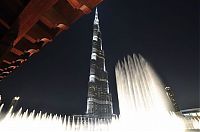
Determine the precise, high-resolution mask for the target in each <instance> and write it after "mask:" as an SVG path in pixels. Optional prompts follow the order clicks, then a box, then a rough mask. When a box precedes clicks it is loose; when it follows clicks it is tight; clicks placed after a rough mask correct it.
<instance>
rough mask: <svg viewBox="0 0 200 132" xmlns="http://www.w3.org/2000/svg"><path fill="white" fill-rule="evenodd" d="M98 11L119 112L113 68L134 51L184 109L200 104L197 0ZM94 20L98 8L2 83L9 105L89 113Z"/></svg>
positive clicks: (116, 2) (130, 3)
mask: <svg viewBox="0 0 200 132" xmlns="http://www.w3.org/2000/svg"><path fill="white" fill-rule="evenodd" d="M98 10H99V17H100V26H101V32H102V38H103V48H104V51H105V56H106V67H107V71H108V73H109V82H110V89H111V92H112V95H113V102H114V112H115V113H118V105H117V103H118V100H117V93H116V84H115V83H116V82H115V73H114V68H115V65H116V63H117V61H118V59H120V60H122V59H123V58H124V57H125V56H127V55H131V54H133V53H140V54H142V55H143V57H144V58H146V60H147V61H149V62H150V63H151V64H152V66H153V68H154V69H155V71H156V72H157V74H158V75H159V76H160V78H161V79H162V81H163V83H164V84H165V85H166V86H170V87H171V88H172V90H173V92H174V93H175V99H176V101H177V103H178V105H179V107H180V108H181V109H186V108H194V107H200V105H199V77H198V75H199V44H198V15H199V14H198V5H197V0H167V1H163V0H137V1H136V0H127V1H122V0H105V1H104V2H103V3H102V4H101V5H99V7H98ZM93 20H94V12H92V13H91V14H89V15H85V16H84V17H82V18H81V19H79V20H78V21H77V22H75V23H74V24H72V25H71V27H70V29H69V30H67V31H65V32H63V33H61V34H60V35H59V36H57V37H56V38H55V40H54V41H53V42H52V43H49V44H48V45H47V46H46V47H44V48H43V49H42V50H41V52H39V53H38V54H36V55H34V56H32V57H31V58H30V59H29V61H28V62H27V63H26V64H24V65H22V67H20V68H18V69H17V70H16V71H15V72H14V73H12V74H11V75H10V76H8V77H7V78H6V79H4V80H3V81H2V82H0V93H2V98H3V99H4V102H5V104H6V105H7V106H8V105H9V103H10V101H11V99H12V98H13V97H14V96H20V97H21V99H20V101H19V103H18V107H23V108H24V109H27V108H28V109H30V110H33V109H36V111H40V110H42V111H43V112H48V113H50V112H51V113H58V114H67V115H70V114H84V113H85V111H86V97H87V83H88V76H89V64H90V54H91V44H92V30H93V29H92V28H93V27H92V25H93Z"/></svg>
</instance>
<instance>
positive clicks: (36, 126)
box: [0, 54, 200, 132]
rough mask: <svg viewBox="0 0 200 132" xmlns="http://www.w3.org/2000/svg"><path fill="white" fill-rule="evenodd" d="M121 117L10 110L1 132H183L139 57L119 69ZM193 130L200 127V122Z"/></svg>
mask: <svg viewBox="0 0 200 132" xmlns="http://www.w3.org/2000/svg"><path fill="white" fill-rule="evenodd" d="M115 71H116V81H117V90H118V97H119V107H120V116H119V117H113V119H112V120H111V121H108V120H103V119H94V118H93V119H91V118H87V117H84V116H82V117H78V118H77V119H76V120H75V119H74V118H75V117H73V116H72V117H70V116H68V117H67V116H64V117H61V116H58V115H52V114H47V113H44V114H42V113H41V112H40V113H35V111H32V112H28V110H27V111H26V112H22V109H20V110H19V111H18V112H17V113H12V108H11V109H10V111H9V112H8V113H7V114H6V115H5V116H4V117H3V118H2V119H1V117H2V116H3V113H2V112H1V110H2V108H3V105H2V106H0V119H1V120H0V130H1V131H2V132H27V131H29V132H66V131H69V132H82V131H84V132H91V131H95V132H184V131H185V130H186V129H187V128H186V125H185V122H186V120H185V119H184V118H183V116H179V115H177V114H176V113H175V112H173V106H172V104H171V103H170V101H169V99H168V97H167V95H166V93H165V91H164V86H163V84H162V83H161V81H160V79H159V78H158V77H157V75H156V74H155V72H154V71H153V69H152V68H151V66H150V65H149V64H148V63H147V62H146V61H145V60H144V58H143V57H142V56H141V55H139V57H137V56H136V55H135V54H134V55H133V57H130V56H128V57H127V59H124V61H123V62H118V64H117V66H116V69H115ZM190 123H191V128H194V126H195V127H196V129H200V128H199V126H200V125H199V120H195V125H194V126H193V125H192V121H190Z"/></svg>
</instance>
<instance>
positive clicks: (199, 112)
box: [181, 108, 200, 119]
mask: <svg viewBox="0 0 200 132" xmlns="http://www.w3.org/2000/svg"><path fill="white" fill-rule="evenodd" d="M181 113H182V114H183V115H184V116H185V117H194V118H195V117H198V118H199V119H200V108H193V109H185V110H181Z"/></svg>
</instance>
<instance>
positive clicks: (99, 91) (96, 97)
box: [86, 9, 113, 119]
mask: <svg viewBox="0 0 200 132" xmlns="http://www.w3.org/2000/svg"><path fill="white" fill-rule="evenodd" d="M86 114H87V115H88V116H89V117H95V118H108V119H109V118H111V117H112V115H113V106H112V95H111V94H110V92H109V85H108V73H107V71H106V67H105V57H104V51H103V49H102V39H101V32H100V26H99V19H98V12H97V9H96V12H95V19H94V25H93V40H92V54H91V60H90V76H89V82H88V98H87V111H86Z"/></svg>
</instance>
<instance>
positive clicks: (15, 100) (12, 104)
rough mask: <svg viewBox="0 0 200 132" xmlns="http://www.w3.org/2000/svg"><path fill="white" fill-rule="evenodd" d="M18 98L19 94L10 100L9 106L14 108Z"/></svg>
mask: <svg viewBox="0 0 200 132" xmlns="http://www.w3.org/2000/svg"><path fill="white" fill-rule="evenodd" d="M19 99H20V97H19V96H15V97H14V98H13V99H12V101H11V104H10V108H11V107H13V110H14V109H15V108H16V107H17V104H18V101H19Z"/></svg>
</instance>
